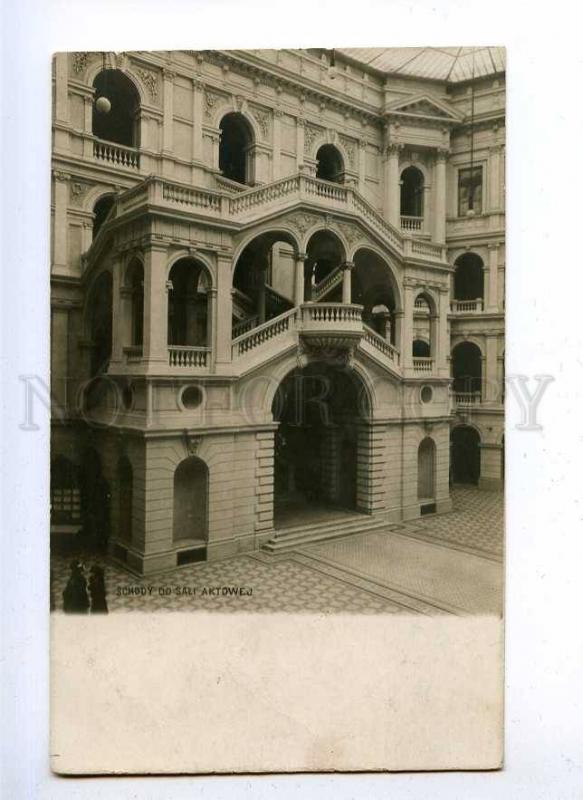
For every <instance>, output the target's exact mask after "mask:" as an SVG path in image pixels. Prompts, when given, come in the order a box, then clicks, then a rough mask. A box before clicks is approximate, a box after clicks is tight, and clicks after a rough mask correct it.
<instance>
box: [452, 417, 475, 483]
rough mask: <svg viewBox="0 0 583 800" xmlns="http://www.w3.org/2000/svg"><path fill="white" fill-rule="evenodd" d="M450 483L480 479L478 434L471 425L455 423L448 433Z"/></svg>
mask: <svg viewBox="0 0 583 800" xmlns="http://www.w3.org/2000/svg"><path fill="white" fill-rule="evenodd" d="M450 450H451V468H450V471H451V480H452V483H473V484H477V483H478V482H479V480H480V434H479V433H478V431H477V430H476V429H475V428H473V427H472V426H471V425H456V427H455V428H453V429H452V431H451V435H450Z"/></svg>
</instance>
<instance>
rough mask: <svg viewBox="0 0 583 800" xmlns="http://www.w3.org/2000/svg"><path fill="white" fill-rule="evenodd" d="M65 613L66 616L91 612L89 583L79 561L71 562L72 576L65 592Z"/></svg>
mask: <svg viewBox="0 0 583 800" xmlns="http://www.w3.org/2000/svg"><path fill="white" fill-rule="evenodd" d="M63 611H64V612H65V613H66V614H87V612H88V611H89V595H88V594H87V581H86V580H85V575H84V574H83V567H82V566H81V564H80V563H79V562H78V561H71V574H70V575H69V580H68V581H67V585H66V586H65V590H64V592H63Z"/></svg>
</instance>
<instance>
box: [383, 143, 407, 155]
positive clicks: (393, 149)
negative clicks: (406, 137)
mask: <svg viewBox="0 0 583 800" xmlns="http://www.w3.org/2000/svg"><path fill="white" fill-rule="evenodd" d="M404 148H405V145H404V144H400V143H398V142H392V143H391V144H387V145H386V146H385V155H386V156H387V158H390V157H392V158H395V157H398V156H399V155H400V153H401V151H402V150H403V149H404Z"/></svg>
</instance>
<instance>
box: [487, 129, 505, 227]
mask: <svg viewBox="0 0 583 800" xmlns="http://www.w3.org/2000/svg"><path fill="white" fill-rule="evenodd" d="M502 150H503V145H499V144H498V145H494V147H491V148H490V158H489V163H488V172H489V183H490V191H489V198H488V200H489V202H488V206H489V209H490V211H498V212H499V211H501V210H502V202H501V197H500V162H501V157H502Z"/></svg>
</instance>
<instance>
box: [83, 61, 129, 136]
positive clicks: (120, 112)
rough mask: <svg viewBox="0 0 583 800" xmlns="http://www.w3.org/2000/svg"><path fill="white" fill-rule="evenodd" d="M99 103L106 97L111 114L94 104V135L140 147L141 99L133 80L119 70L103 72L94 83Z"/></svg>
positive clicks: (96, 98)
mask: <svg viewBox="0 0 583 800" xmlns="http://www.w3.org/2000/svg"><path fill="white" fill-rule="evenodd" d="M93 87H94V89H95V100H96V101H97V100H98V99H99V98H100V97H106V98H107V99H108V100H109V102H110V103H111V108H110V110H109V111H107V112H104V111H99V110H98V107H97V104H96V103H94V104H93V134H94V136H96V137H97V138H98V139H104V140H106V141H108V142H115V143H117V144H123V145H125V146H126V147H138V145H139V141H138V131H139V118H138V117H139V110H140V96H139V94H138V91H137V89H136V87H135V86H134V84H133V83H132V82H131V80H130V79H129V78H128V77H127V75H124V73H123V72H120V71H119V70H117V69H104V70H102V71H101V72H100V73H99V74H98V75H97V77H96V78H95V80H94V81H93Z"/></svg>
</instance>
